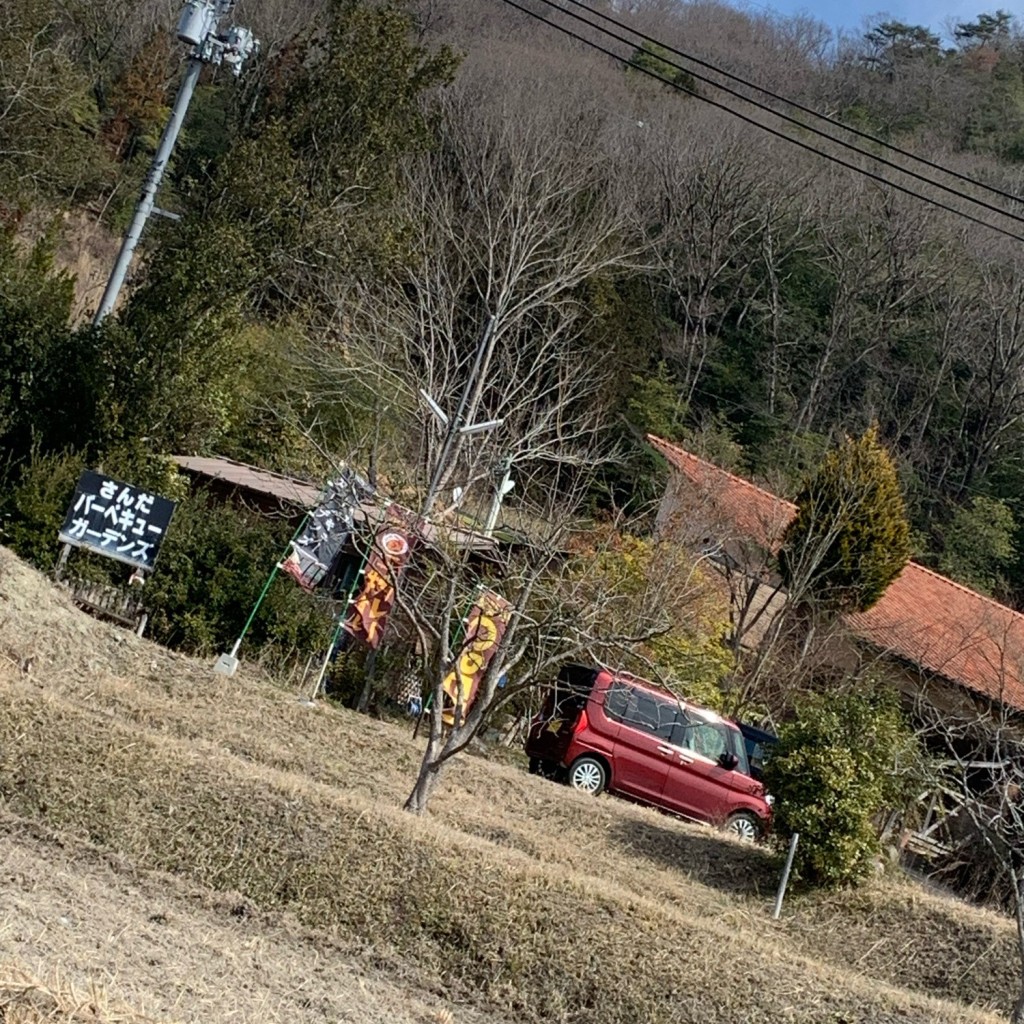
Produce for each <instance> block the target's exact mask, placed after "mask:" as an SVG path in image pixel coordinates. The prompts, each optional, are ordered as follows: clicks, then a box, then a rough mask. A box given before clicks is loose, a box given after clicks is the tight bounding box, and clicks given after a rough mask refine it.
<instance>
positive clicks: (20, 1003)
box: [0, 964, 153, 1024]
mask: <svg viewBox="0 0 1024 1024" xmlns="http://www.w3.org/2000/svg"><path fill="white" fill-rule="evenodd" d="M0 1020H3V1021H4V1022H5V1024H44V1022H45V1024H49V1022H53V1024H71V1022H82V1024H153V1020H152V1018H151V1017H144V1016H142V1015H141V1014H138V1013H135V1012H134V1011H133V1010H131V1009H129V1008H128V1007H125V1006H121V1005H118V1004H116V1003H112V1002H111V1000H110V999H109V997H108V996H107V994H106V992H104V990H103V989H102V988H100V987H99V986H98V985H96V984H95V983H94V982H91V983H90V984H89V986H88V989H87V990H86V991H84V992H83V991H78V990H77V989H76V988H75V986H74V984H73V983H72V982H70V981H68V980H67V979H66V978H63V977H61V976H60V975H59V974H55V975H54V976H53V977H52V979H51V980H49V981H43V980H42V979H41V978H37V977H35V975H33V974H31V973H30V972H28V971H25V970H22V969H21V968H18V967H15V966H13V965H11V964H0Z"/></svg>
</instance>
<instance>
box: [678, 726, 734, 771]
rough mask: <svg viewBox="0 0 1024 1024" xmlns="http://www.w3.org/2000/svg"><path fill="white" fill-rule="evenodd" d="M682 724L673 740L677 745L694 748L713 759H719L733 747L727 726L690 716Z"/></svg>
mask: <svg viewBox="0 0 1024 1024" xmlns="http://www.w3.org/2000/svg"><path fill="white" fill-rule="evenodd" d="M682 726H683V727H682V728H681V729H679V730H678V731H677V732H676V734H675V736H674V737H673V742H674V743H675V744H676V745H677V746H680V747H683V748H684V749H686V750H692V751H694V753H697V754H701V755H702V756H704V757H707V758H710V759H711V760H712V761H717V760H718V758H719V757H720V756H721V755H722V754H724V753H725V752H726V751H728V750H731V749H732V748H731V746H730V744H729V738H728V736H726V729H725V726H722V725H717V724H715V723H713V722H702V721H701V720H700V719H699V718H690V717H686V718H684V719H683V722H682Z"/></svg>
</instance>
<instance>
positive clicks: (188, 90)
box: [93, 57, 203, 326]
mask: <svg viewBox="0 0 1024 1024" xmlns="http://www.w3.org/2000/svg"><path fill="white" fill-rule="evenodd" d="M202 70H203V61H202V60H200V58H198V57H193V58H192V59H191V60H190V61H189V62H188V68H187V70H186V71H185V77H184V79H183V80H182V83H181V86H180V88H179V89H178V95H177V96H176V97H175V99H174V107H173V109H172V110H171V117H170V120H169V121H168V122H167V126H166V127H165V128H164V133H163V135H162V136H161V138H160V145H159V146H158V147H157V150H156V155H155V156H154V157H153V162H152V164H150V166H149V172H148V173H147V175H146V181H145V184H143V186H142V197H141V198H140V199H139V204H138V206H136V207H135V216H134V217H133V218H132V223H131V226H130V227H129V228H128V234H126V235H125V236H124V241H123V242H122V243H121V250H120V252H118V254H117V262H116V263H115V264H114V269H113V270H112V271H111V272H110V280H109V281H107V287H106V288H105V289H104V291H103V298H102V299H101V300H100V305H99V308H98V309H97V310H96V316H95V317H94V318H93V325H94V326H95V325H97V324H99V323H101V322H102V320H103V319H104V317H106V315H107V314H108V313H109V312H110V311H111V310H112V309H113V308H114V304H115V303H116V302H117V296H118V294H119V293H120V291H121V286H122V285H123V284H124V279H125V275H126V274H127V273H128V266H129V264H130V263H131V261H132V256H133V255H134V253H135V248H136V246H137V245H138V244H139V239H140V238H141V237H142V229H143V228H144V227H145V226H146V221H147V220H149V215H150V214H151V213H152V212H153V205H154V202H155V198H156V190H157V189H158V188H159V187H160V182H161V181H162V180H163V176H164V171H166V170H167V163H168V161H169V160H170V157H171V151H172V150H173V149H174V144H175V142H177V141H178V132H180V131H181V125H182V122H183V121H184V120H185V112H186V111H187V110H188V105H189V103H191V102H192V93H193V92H195V88H196V83H197V82H198V81H199V75H200V73H201V72H202Z"/></svg>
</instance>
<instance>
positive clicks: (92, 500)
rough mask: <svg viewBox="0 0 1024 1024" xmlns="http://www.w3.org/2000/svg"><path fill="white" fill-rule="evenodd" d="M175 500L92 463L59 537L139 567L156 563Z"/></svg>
mask: <svg viewBox="0 0 1024 1024" xmlns="http://www.w3.org/2000/svg"><path fill="white" fill-rule="evenodd" d="M174 505H175V503H174V502H173V501H171V500H170V499H169V498H162V497H161V496H160V495H159V494H150V493H149V492H148V491H143V490H141V489H140V488H138V487H133V486H132V485H131V484H126V483H124V481H122V480H115V479H114V478H113V477H109V476H104V475H103V474H102V473H97V472H95V471H94V470H91V469H87V470H85V472H84V473H82V475H81V476H80V477H79V478H78V483H77V484H76V485H75V494H74V497H73V498H72V499H71V507H70V508H69V509H68V511H67V515H66V516H65V517H64V525H63V526H62V527H61V528H60V533H59V534H58V536H59V538H60V539H61V540H62V541H63V542H64V543H65V544H72V545H74V546H75V547H82V548H88V549H89V550H91V551H95V552H96V553H97V554H100V555H106V556H107V557H108V558H116V559H117V560H118V561H119V562H125V563H127V564H128V565H134V566H135V567H136V568H138V569H152V568H153V566H154V564H155V563H156V556H157V553H158V552H159V551H160V544H161V542H162V541H163V539H164V535H165V534H166V533H167V527H168V526H169V525H170V522H171V516H172V515H173V514H174Z"/></svg>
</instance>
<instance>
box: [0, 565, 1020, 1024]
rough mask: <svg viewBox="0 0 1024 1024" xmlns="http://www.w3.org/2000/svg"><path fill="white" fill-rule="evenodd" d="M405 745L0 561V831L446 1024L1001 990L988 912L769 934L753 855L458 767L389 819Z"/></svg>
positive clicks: (761, 858)
mask: <svg viewBox="0 0 1024 1024" xmlns="http://www.w3.org/2000/svg"><path fill="white" fill-rule="evenodd" d="M4 654H6V655H7V657H6V662H5V659H4V657H3V655H4ZM27 659H34V661H33V668H32V671H31V672H28V673H26V672H23V671H21V669H20V668H19V666H20V665H23V664H25V662H26V660H27ZM5 664H6V667H5ZM62 666H63V667H62ZM418 752H419V751H418V745H417V744H415V743H413V742H412V740H411V739H410V737H409V733H408V730H403V729H400V728H398V727H395V726H393V725H388V724H385V723H380V722H373V721H370V720H368V719H366V718H363V717H358V716H355V715H352V714H350V713H347V712H344V711H337V710H335V709H332V708H328V707H320V708H318V709H317V710H313V711H311V710H309V709H307V708H304V707H302V706H301V705H300V704H299V702H298V701H297V700H296V695H295V694H292V693H288V692H285V691H282V690H280V689H276V688H274V687H273V686H271V685H269V684H268V683H267V681H265V680H261V679H258V678H254V677H252V676H249V675H244V674H243V675H242V676H241V677H239V678H236V679H233V680H224V679H221V678H220V677H216V676H214V675H213V674H212V673H211V672H210V670H209V666H207V665H205V664H199V663H195V662H192V661H190V660H189V659H183V658H175V657H173V656H170V655H168V654H167V652H163V651H161V650H160V649H158V648H155V647H153V646H152V645H149V644H145V643H142V642H139V641H136V640H135V638H134V637H131V636H130V635H128V634H124V633H121V632H119V631H116V630H114V629H108V628H107V627H105V626H102V625H100V624H97V623H93V622H92V621H91V620H89V619H87V618H85V617H84V616H82V615H80V614H79V613H78V612H77V611H75V610H74V609H73V608H71V607H70V606H69V605H68V604H67V603H66V601H64V600H63V599H62V598H60V597H59V596H55V595H54V593H53V591H52V590H51V588H49V586H48V585H47V584H46V583H45V581H43V580H41V579H40V578H39V577H38V576H36V575H35V574H32V573H30V572H29V571H28V570H27V569H25V568H24V567H23V566H21V565H20V564H19V563H17V562H16V561H15V560H14V559H13V558H12V557H11V556H10V555H9V554H8V553H6V552H4V551H3V550H2V549H0V800H3V801H4V802H5V803H6V807H7V812H8V815H9V816H10V815H14V816H16V819H17V820H19V821H26V820H27V821H36V822H41V823H44V824H45V826H46V827H47V828H50V829H54V830H57V832H58V833H59V834H61V835H64V836H74V837H78V839H79V840H80V841H86V842H88V843H90V844H93V846H95V847H96V848H98V849H100V850H106V851H110V852H112V853H115V854H116V855H117V857H118V858H119V859H118V863H120V864H123V865H128V866H130V869H131V870H132V871H134V872H140V871H143V872H153V871H158V872H167V873H169V874H170V876H173V879H176V880H179V881H187V882H188V884H190V885H194V886H198V887H201V888H202V889H203V890H204V891H210V892H222V893H237V894H240V899H242V900H243V901H244V902H243V904H241V905H243V906H245V907H249V906H251V907H252V908H256V909H258V911H259V913H261V914H282V913H283V914H285V915H287V916H288V917H289V919H292V918H294V920H295V921H296V922H298V924H299V926H301V927H302V928H304V929H306V930H307V932H308V933H309V935H311V936H314V937H315V941H318V942H325V941H327V938H328V937H329V938H330V941H331V943H332V945H331V956H333V957H334V958H338V959H340V961H341V962H342V963H347V964H350V965H351V964H359V965H363V966H365V965H372V966H373V968H374V969H375V970H380V971H384V972H385V973H386V975H387V977H388V978H389V980H390V982H391V983H393V984H397V985H400V986H405V987H406V988H407V990H408V991H409V992H418V993H420V994H422V993H428V992H430V991H431V990H435V991H437V987H438V985H440V986H441V987H442V988H441V991H443V996H444V999H445V1001H446V1003H447V1004H448V1007H450V1008H452V1012H454V1014H455V1016H456V1019H457V1020H462V1019H464V1018H463V1013H464V1012H465V1013H474V1012H478V1013H481V1014H483V1015H484V1016H485V1017H486V1018H488V1019H492V1020H509V1021H511V1020H515V1021H523V1022H537V1024H542V1022H543V1024H548V1022H551V1024H553V1022H580V1024H582V1022H584V1021H585V1022H588V1024H590V1022H593V1024H602V1022H608V1024H611V1022H627V1021H630V1022H631V1021H651V1022H658V1021H673V1022H677V1021H680V1020H688V1019H700V1020H702V1021H706V1022H711V1024H714V1022H716V1021H722V1022H726V1021H728V1022H733V1021H752V1022H753V1021H777V1020H785V1021H815V1022H818V1021H822V1022H827V1021H834V1022H839V1021H878V1022H887V1021H908V1022H909V1021H922V1022H924V1021H940V1022H953V1021H964V1022H967V1021H983V1020H991V1019H992V1018H991V1017H990V1016H989V1015H988V1014H987V1013H986V1009H987V1008H988V1007H991V1006H996V1007H998V1006H1006V1005H1007V1003H1008V1000H1009V999H1010V997H1011V995H1012V992H1013V984H1014V969H1013V944H1012V943H1013V935H1012V930H1011V928H1010V925H1009V922H1007V921H1004V920H1003V919H1001V918H999V917H997V916H995V915H992V914H988V913H985V912H982V911H976V910H973V909H971V908H966V907H963V906H961V905H959V904H957V903H955V902H953V901H950V900H944V899H942V898H940V897H937V896H935V895H932V894H928V893H926V892H924V891H923V890H920V889H917V888H915V887H913V886H911V885H909V884H904V883H894V882H890V881H881V882H878V883H876V884H875V885H873V886H871V887H869V888H868V889H867V890H864V891H861V892H859V893H855V894H842V895H839V896H833V897H827V898H810V897H807V898H802V899H800V900H798V901H796V902H795V903H794V904H792V910H791V911H790V912H789V913H788V914H787V919H786V921H785V922H783V923H781V924H773V923H772V922H771V921H770V919H769V916H768V912H769V909H770V897H771V894H772V891H773V888H774V883H775V877H776V876H775V867H774V865H773V863H772V862H771V860H770V858H769V857H768V856H767V854H766V853H765V852H764V851H763V850H758V849H753V848H750V847H745V846H741V845H738V844H735V843H731V842H728V841H726V840H723V839H722V838H721V837H719V836H717V835H715V834H713V833H711V832H710V831H708V830H705V829H701V828H698V827H695V826H687V825H683V824H681V823H678V822H675V821H673V820H671V819H668V818H665V817H663V816H659V815H657V814H655V813H653V812H649V811H645V810H642V809H639V808H635V807H631V806H629V805H626V804H624V803H622V802H620V801H615V800H612V799H602V800H599V801H596V802H595V801H592V800H589V799H588V798H585V797H582V796H581V795H578V794H574V793H571V792H569V791H567V790H565V789H564V788H561V787H556V786H554V785H552V784H550V783H545V782H543V781H542V780H538V779H534V778H530V777H529V776H527V775H526V774H525V773H524V772H522V771H521V770H518V769H517V768H516V767H514V766H510V765H507V764H492V763H489V762H487V761H485V760H483V759H481V758H476V757H467V758H465V759H463V760H462V761H461V762H459V763H458V764H456V765H454V766H453V768H452V771H451V772H450V774H449V776H448V777H447V779H446V781H445V784H444V788H443V790H442V791H441V792H440V793H439V795H438V797H437V799H436V801H435V803H434V805H433V813H432V815H431V816H430V818H429V820H426V821H418V820H415V819H412V818H410V817H409V816H407V815H404V814H402V813H401V812H400V811H399V810H398V807H399V805H400V802H401V799H402V798H403V797H404V796H405V795H406V792H407V790H408V788H409V787H410V786H411V783H412V771H413V769H414V767H415V764H416V762H417V760H418ZM10 820H14V819H12V818H10V817H9V818H8V821H10ZM2 824H3V823H2V822H0V826H2ZM0 835H2V831H0ZM225 912H226V913H230V911H225ZM247 913H248V911H247ZM0 921H2V918H0ZM0 936H2V930H0ZM311 941H314V940H311ZM463 1007H465V1010H463ZM442 1012H443V1011H442V1010H441V1009H438V1008H436V1007H435V1008H431V1009H430V1010H429V1013H430V1014H434V1015H436V1014H438V1013H442ZM206 1019H217V1018H216V1017H215V1016H210V1017H207V1018H206ZM221 1019H224V1018H221ZM265 1019H270V1018H265ZM352 1019H359V1020H363V1019H366V1020H368V1019H370V1018H369V1017H363V1016H360V1017H354V1018H352ZM420 1019H424V1020H429V1019H431V1017H430V1016H426V1017H421V1018H420ZM437 1019H438V1020H441V1019H442V1018H437ZM446 1024H447V1022H446Z"/></svg>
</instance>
